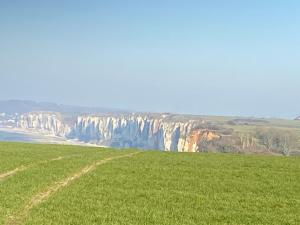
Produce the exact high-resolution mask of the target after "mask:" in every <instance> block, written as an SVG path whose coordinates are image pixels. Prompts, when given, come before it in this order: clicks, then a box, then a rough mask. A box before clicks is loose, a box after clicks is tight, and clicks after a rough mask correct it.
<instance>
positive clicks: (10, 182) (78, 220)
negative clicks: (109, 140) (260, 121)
mask: <svg viewBox="0 0 300 225" xmlns="http://www.w3.org/2000/svg"><path fill="white" fill-rule="evenodd" d="M135 153H137V154H135ZM0 224H4V225H11V224H15V225H18V224H27V225H29V224H32V225H50V224H51V225H71V224H72V225H75V224H76V225H77V224H78V225H85V224H88V225H89V224H93V225H99V224H103V225H104V224H105V225H117V224H128V225H143V224H153V225H160V224H164V225H176V224H178V225H185V224H187V225H190V224H195V225H196V224H300V158H299V157H278V156H264V155H239V154H213V153H203V154H200V153H196V154H188V153H167V152H156V151H145V152H141V151H136V150H113V149H102V148H87V147H76V146H63V145H61V146H59V145H38V144H21V143H20V144H16V143H0Z"/></svg>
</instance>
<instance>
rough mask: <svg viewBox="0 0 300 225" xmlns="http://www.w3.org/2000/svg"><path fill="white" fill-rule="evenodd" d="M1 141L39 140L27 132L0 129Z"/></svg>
mask: <svg viewBox="0 0 300 225" xmlns="http://www.w3.org/2000/svg"><path fill="white" fill-rule="evenodd" d="M0 141H14V142H15V141H16V142H36V141H37V140H35V139H34V137H32V136H30V135H26V134H19V133H10V132H6V131H0Z"/></svg>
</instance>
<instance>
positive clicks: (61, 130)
mask: <svg viewBox="0 0 300 225" xmlns="http://www.w3.org/2000/svg"><path fill="white" fill-rule="evenodd" d="M16 126H17V127H19V128H22V129H27V130H34V131H38V132H41V133H43V134H48V135H54V136H60V137H66V136H67V135H68V134H69V133H70V132H71V127H70V126H68V125H67V124H66V123H65V122H64V121H63V120H62V118H61V115H60V114H58V113H47V112H34V113H26V114H22V115H21V116H20V117H19V118H18V120H17V123H16Z"/></svg>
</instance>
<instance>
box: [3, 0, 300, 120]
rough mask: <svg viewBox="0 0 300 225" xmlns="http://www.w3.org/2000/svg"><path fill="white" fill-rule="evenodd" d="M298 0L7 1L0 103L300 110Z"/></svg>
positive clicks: (210, 111)
mask: <svg viewBox="0 0 300 225" xmlns="http://www.w3.org/2000/svg"><path fill="white" fill-rule="evenodd" d="M299 11H300V1H297V0H295V1H292V0H285V1H282V0H281V1H277V0H252V1H240V0H228V1H224V0H210V1H201V0H198V1H192V0H181V1H178V0H151V1H149V0H147V1H146V0H109V1H101V0H98V1H93V0H86V1H83V0H82V1H76V0H72V1H71V0H69V1H68V0H51V1H46V0H36V1H32V0H26V1H23V0H19V1H18V0H1V1H0V85H1V86H0V100H7V99H24V100H35V101H50V102H56V103H61V104H73V105H82V106H102V107H109V108H118V109H126V110H135V111H150V112H174V113H189V114H205V115H233V116H257V117H281V118H294V117H296V116H298V115H300V103H299V96H300V61H299V59H300V29H299V28H300V13H299Z"/></svg>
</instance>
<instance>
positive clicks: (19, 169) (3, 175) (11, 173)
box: [0, 154, 79, 181]
mask: <svg viewBox="0 0 300 225" xmlns="http://www.w3.org/2000/svg"><path fill="white" fill-rule="evenodd" d="M76 155H79V154H76ZM73 156H75V155H69V156H65V157H63V156H59V157H56V158H53V159H48V160H42V161H40V162H37V163H33V164H31V165H28V166H25V165H21V166H19V167H17V168H15V169H13V170H9V171H6V172H5V173H1V174H0V181H2V180H4V179H5V178H8V177H11V176H14V175H15V174H16V173H18V172H22V171H24V170H27V169H29V168H30V167H32V166H34V165H37V164H45V163H48V162H53V161H59V160H62V159H66V158H70V157H73Z"/></svg>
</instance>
